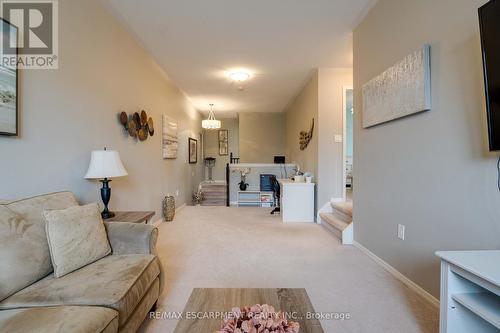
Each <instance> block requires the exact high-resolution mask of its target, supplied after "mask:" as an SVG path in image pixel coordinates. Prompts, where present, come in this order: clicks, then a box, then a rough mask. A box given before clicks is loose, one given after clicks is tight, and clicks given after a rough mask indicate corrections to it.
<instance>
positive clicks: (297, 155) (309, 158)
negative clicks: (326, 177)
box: [286, 70, 319, 177]
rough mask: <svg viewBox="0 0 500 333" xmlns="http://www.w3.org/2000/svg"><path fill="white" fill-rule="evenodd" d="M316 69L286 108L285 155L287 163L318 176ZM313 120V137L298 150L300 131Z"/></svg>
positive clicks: (305, 128)
mask: <svg viewBox="0 0 500 333" xmlns="http://www.w3.org/2000/svg"><path fill="white" fill-rule="evenodd" d="M318 98H319V93H318V71H317V70H315V71H314V73H313V74H312V76H311V78H310V79H309V81H308V82H307V83H306V85H305V86H304V88H302V90H301V91H300V92H299V94H298V95H297V97H295V99H294V100H293V101H292V103H290V105H289V106H288V107H287V109H286V156H287V162H288V163H294V164H297V165H298V166H299V167H300V169H301V170H302V171H307V172H312V173H313V174H314V176H315V177H317V176H318V103H319V101H318ZM313 119H314V120H315V123H316V125H315V128H314V131H313V137H312V139H311V142H309V145H308V146H307V148H306V149H304V150H300V145H299V141H300V132H301V131H308V130H309V129H310V127H311V121H312V120H313Z"/></svg>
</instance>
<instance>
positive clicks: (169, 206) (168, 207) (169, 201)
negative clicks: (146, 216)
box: [163, 195, 175, 222]
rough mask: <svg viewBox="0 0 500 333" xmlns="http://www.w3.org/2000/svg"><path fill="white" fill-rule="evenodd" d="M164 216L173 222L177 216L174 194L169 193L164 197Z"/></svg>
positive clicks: (166, 219)
mask: <svg viewBox="0 0 500 333" xmlns="http://www.w3.org/2000/svg"><path fill="white" fill-rule="evenodd" d="M163 216H164V217H165V221H167V222H171V221H173V220H174V216H175V198H174V196H173V195H167V196H166V197H165V198H164V199H163Z"/></svg>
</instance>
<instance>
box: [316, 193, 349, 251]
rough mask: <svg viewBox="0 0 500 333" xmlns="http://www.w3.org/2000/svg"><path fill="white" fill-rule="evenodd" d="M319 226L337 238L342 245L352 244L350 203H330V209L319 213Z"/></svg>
mask: <svg viewBox="0 0 500 333" xmlns="http://www.w3.org/2000/svg"><path fill="white" fill-rule="evenodd" d="M319 218H320V221H321V224H322V225H323V226H324V227H325V228H326V229H328V230H329V231H331V232H332V233H333V234H334V235H335V236H337V237H338V238H339V239H340V240H341V241H342V244H352V241H353V224H352V201H341V202H334V201H332V202H330V207H327V209H324V210H322V211H320V212H319Z"/></svg>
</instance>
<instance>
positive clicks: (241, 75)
mask: <svg viewBox="0 0 500 333" xmlns="http://www.w3.org/2000/svg"><path fill="white" fill-rule="evenodd" d="M229 78H230V79H231V80H233V81H236V82H244V81H246V80H248V79H249V78H250V74H248V73H246V72H231V73H229Z"/></svg>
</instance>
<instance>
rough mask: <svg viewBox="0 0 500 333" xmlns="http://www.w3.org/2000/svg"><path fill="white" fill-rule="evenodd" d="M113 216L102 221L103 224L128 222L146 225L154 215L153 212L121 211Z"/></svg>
mask: <svg viewBox="0 0 500 333" xmlns="http://www.w3.org/2000/svg"><path fill="white" fill-rule="evenodd" d="M114 213H115V216H114V217H112V218H109V219H106V220H104V221H105V222H129V223H145V224H147V223H148V222H149V221H150V220H151V218H152V217H153V216H154V215H155V212H147V211H144V212H141V211H122V212H114Z"/></svg>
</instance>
